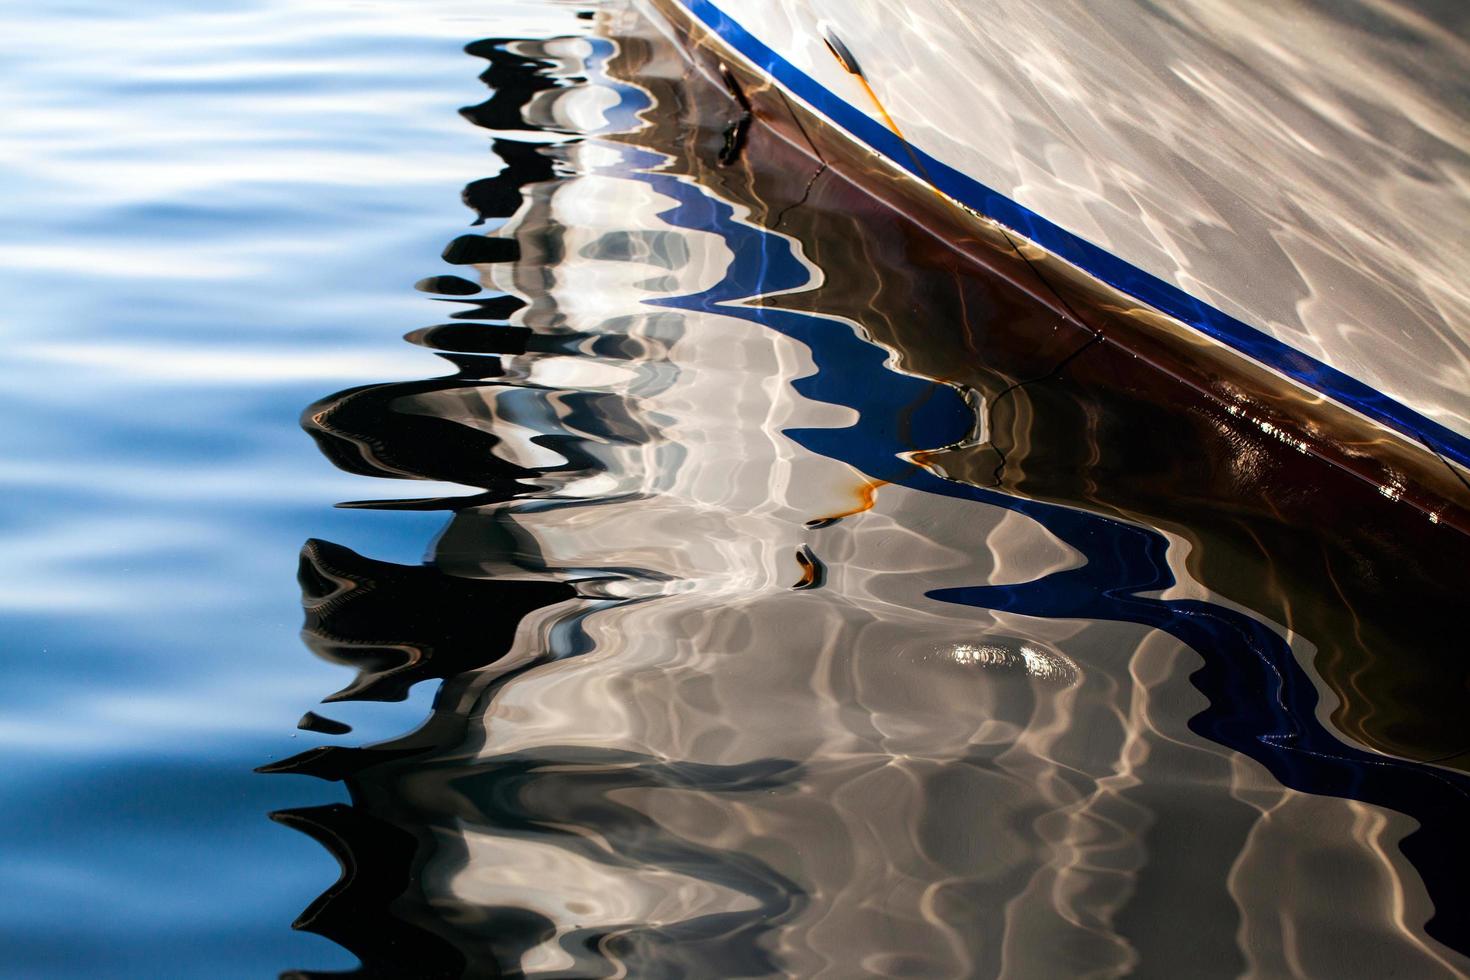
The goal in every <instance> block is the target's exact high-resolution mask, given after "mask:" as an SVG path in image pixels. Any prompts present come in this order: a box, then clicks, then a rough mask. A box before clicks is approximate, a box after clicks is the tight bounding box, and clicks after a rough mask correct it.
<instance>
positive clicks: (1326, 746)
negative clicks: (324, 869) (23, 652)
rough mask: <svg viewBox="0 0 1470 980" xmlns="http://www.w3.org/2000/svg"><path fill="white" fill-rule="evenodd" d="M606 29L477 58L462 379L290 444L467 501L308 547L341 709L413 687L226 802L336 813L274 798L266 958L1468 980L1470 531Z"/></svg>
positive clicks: (375, 407) (433, 503) (362, 405)
mask: <svg viewBox="0 0 1470 980" xmlns="http://www.w3.org/2000/svg"><path fill="white" fill-rule="evenodd" d="M597 29H598V31H599V32H600V33H601V34H604V35H607V36H608V37H611V38H613V39H614V40H615V41H616V43H613V41H610V40H608V39H607V38H605V37H593V36H590V35H589V36H588V37H566V38H541V39H508V38H497V39H487V40H485V41H479V42H475V43H474V44H471V45H470V46H469V47H468V49H467V50H468V51H469V52H470V53H471V54H472V55H475V56H476V57H480V58H484V59H486V60H488V62H489V68H488V69H487V70H486V71H485V72H484V74H483V75H482V76H481V78H482V80H483V81H484V82H485V83H486V84H487V85H489V86H490V87H491V89H492V90H493V91H492V95H491V97H490V98H489V99H488V100H486V101H485V102H483V103H481V104H479V105H477V106H473V107H471V108H467V109H465V110H462V112H463V114H464V116H465V117H466V118H467V119H469V120H470V121H471V122H473V123H475V124H477V125H480V126H483V127H485V128H487V129H491V130H494V131H496V132H497V133H502V132H511V133H514V134H516V135H515V136H514V137H505V136H496V137H495V140H494V143H493V144H492V145H493V147H494V149H495V152H496V154H497V156H498V157H499V159H500V160H501V161H502V162H503V164H504V169H503V170H502V171H501V172H500V173H498V174H495V175H492V176H489V177H487V178H484V179H480V180H475V181H473V182H471V183H470V184H469V185H467V186H466V187H465V189H464V192H463V196H464V201H465V203H466V205H467V206H469V208H470V209H471V210H472V211H473V212H474V213H475V215H476V218H475V221H474V223H475V224H476V225H480V226H482V227H484V228H485V231H484V232H483V233H475V234H470V235H465V236H462V237H460V238H456V239H454V240H453V241H452V242H451V243H450V244H449V245H448V247H447V248H446V250H445V253H444V255H443V258H444V260H445V261H446V262H448V263H451V264H454V265H459V266H463V267H464V268H462V269H461V272H462V273H463V275H462V276H459V277H450V276H449V274H448V273H439V274H430V275H429V276H428V277H427V278H425V279H423V280H421V281H420V283H419V288H420V289H422V290H425V291H428V292H433V293H436V294H438V295H440V296H442V297H444V300H443V301H444V302H445V303H446V304H449V305H448V306H447V308H448V309H451V310H453V311H454V312H451V313H449V314H448V315H447V316H446V317H445V318H444V319H445V320H446V321H452V322H444V323H440V324H436V325H432V326H426V327H423V328H421V329H417V330H414V331H412V332H410V333H409V335H408V337H407V339H408V340H409V341H410V342H412V343H414V344H419V345H422V346H425V347H429V348H432V349H434V350H436V351H438V352H440V353H441V356H442V357H444V359H445V360H446V361H447V362H449V364H450V365H452V367H453V369H454V370H453V373H452V374H450V375H448V376H445V377H441V378H436V379H432V380H412V381H392V382H385V383H382V384H373V385H366V386H361V387H356V388H351V389H348V390H346V391H342V392H339V393H337V394H335V395H330V396H328V397H325V398H323V399H321V400H319V401H317V402H316V403H314V404H313V405H311V406H310V407H309V408H308V409H307V410H306V411H305V413H304V415H303V425H304V427H305V428H306V430H307V431H308V432H309V433H310V434H311V436H312V437H313V438H314V439H315V440H316V442H317V444H318V446H319V447H320V448H321V450H322V452H323V453H324V454H325V455H326V456H327V458H328V459H329V460H331V462H332V463H333V464H335V465H336V466H338V467H339V468H341V469H343V470H345V471H347V472H349V473H355V474H362V475H368V476H377V477H389V478H396V479H419V480H433V481H439V482H448V483H454V484H458V485H461V486H463V487H466V488H468V489H467V490H466V493H465V495H463V496H457V497H443V496H429V497H412V498H405V499H396V500H386V501H357V502H354V503H353V504H352V505H351V506H354V507H377V508H387V509H406V510H414V509H420V510H445V511H448V512H450V513H451V515H452V516H451V517H450V519H449V522H448V524H447V526H446V527H445V528H444V530H443V531H442V532H441V533H440V534H439V536H438V537H437V538H436V539H435V540H434V541H433V542H432V544H431V545H430V556H429V559H428V561H427V562H426V563H425V564H423V565H415V566H409V565H403V564H396V563H391V562H386V561H379V560H376V559H373V558H371V557H367V556H364V555H361V554H358V553H356V552H354V551H352V550H349V549H348V548H346V547H343V546H341V545H337V544H333V543H330V542H326V541H319V540H312V541H309V542H308V543H307V544H306V546H305V548H304V549H303V551H302V556H301V565H300V572H299V577H300V584H301V589H302V593H303V599H304V602H305V605H306V610H307V618H306V627H305V637H306V641H307V644H308V645H309V646H310V647H311V648H312V650H313V651H315V652H316V653H318V654H320V655H321V656H324V657H326V658H328V659H330V660H334V661H338V662H341V663H343V664H346V665H348V666H350V667H352V668H353V669H355V670H356V671H357V677H356V679H355V680H353V681H352V682H351V683H350V684H349V685H348V686H347V687H345V688H344V689H343V690H341V691H339V692H337V693H336V694H333V695H331V696H330V697H329V698H328V699H327V700H328V701H329V702H333V701H345V700H400V699H403V698H404V697H406V696H407V694H408V691H409V689H410V688H411V687H412V685H414V684H416V683H419V682H421V681H435V682H438V683H439V687H438V690H437V693H436V695H435V698H434V705H433V711H432V714H431V715H430V717H429V718H428V719H427V720H426V721H425V722H424V723H423V725H422V726H421V727H419V728H418V729H416V730H415V731H413V732H411V733H409V734H407V735H404V736H403V737H401V738H397V739H393V740H390V741H387V742H381V743H375V744H370V745H365V746H359V747H350V746H346V745H327V746H324V747H321V748H317V749H312V750H309V751H307V752H304V753H301V754H299V755H297V756H295V757H293V758H290V759H287V760H284V761H281V762H275V763H272V764H270V765H267V766H265V767H263V770H264V771H267V772H275V773H296V774H303V775H310V776H316V777H319V778H323V779H328V780H334V781H341V782H343V783H344V784H345V786H346V788H347V790H348V793H349V796H350V801H351V802H350V805H346V806H343V805H334V806H328V807H316V808H307V809H298V810H291V811H285V812H282V813H278V814H276V819H278V820H280V821H281V822H283V823H286V824H288V825H289V826H292V827H295V828H297V829H300V830H302V831H303V832H305V833H307V834H309V835H311V836H312V837H314V838H315V839H317V840H318V841H320V842H321V843H322V844H323V845H324V846H325V847H327V848H328V849H329V850H330V851H331V852H332V853H333V854H334V855H335V856H336V857H337V858H338V860H339V861H340V863H341V864H342V867H343V874H342V878H341V880H340V881H339V882H338V883H337V884H336V885H334V886H333V887H332V888H331V889H329V890H328V891H327V892H325V893H324V894H323V895H322V897H321V898H320V899H318V900H317V902H316V903H314V904H313V905H312V906H311V907H310V908H309V909H307V910H306V911H305V912H304V913H303V914H302V916H301V918H300V919H299V920H298V923H297V925H298V926H299V927H300V928H303V929H307V930H310V931H314V932H318V933H320V934H321V935H324V936H327V937H329V938H331V939H333V940H335V941H336V942H338V943H340V944H341V945H342V946H344V947H346V948H347V949H349V950H350V951H352V952H353V953H354V954H355V955H357V956H358V957H359V958H360V959H361V960H362V967H361V969H360V971H359V975H363V976H398V975H413V976H499V975H506V976H520V975H535V976H546V977H598V976H615V975H632V976H639V977H655V976H769V975H798V976H818V975H825V976H835V977H850V976H858V975H889V976H990V975H999V974H1002V973H1004V974H1007V975H1026V976H1030V975H1035V976H1064V975H1082V974H1088V975H1100V976H1101V975H1108V976H1112V975H1121V974H1124V973H1129V972H1142V973H1146V974H1150V975H1173V976H1184V975H1190V976H1201V975H1210V976H1214V975H1220V976H1225V975H1231V976H1233V975H1239V974H1241V973H1243V972H1246V973H1255V974H1259V975H1281V974H1285V973H1289V972H1292V971H1304V972H1305V973H1307V974H1308V975H1348V974H1353V975H1376V974H1377V973H1379V972H1386V971H1389V970H1401V971H1408V972H1411V973H1415V974H1416V975H1426V976H1432V975H1445V976H1449V975H1454V974H1455V973H1456V972H1457V971H1461V970H1463V969H1464V968H1465V965H1466V960H1465V959H1464V956H1463V955H1462V954H1463V953H1464V952H1465V951H1466V949H1467V948H1470V943H1467V938H1466V936H1467V924H1466V915H1467V908H1470V903H1467V898H1470V896H1467V895H1466V888H1467V886H1466V885H1465V881H1466V878H1465V872H1466V871H1467V870H1470V850H1467V844H1466V843H1465V841H1464V835H1463V833H1462V828H1463V826H1464V825H1465V821H1466V818H1467V817H1470V779H1467V778H1466V776H1465V774H1464V771H1463V770H1464V768H1465V763H1466V755H1465V753H1466V749H1467V745H1470V738H1467V736H1466V730H1465V726H1464V722H1463V720H1462V716H1461V712H1460V704H1461V702H1462V700H1463V690H1464V688H1463V683H1464V676H1465V674H1464V670H1465V668H1464V665H1463V663H1462V660H1461V658H1460V657H1459V656H1457V654H1456V651H1455V649H1454V644H1453V641H1452V640H1451V639H1450V637H1451V636H1452V635H1453V627H1454V625H1455V623H1454V618H1455V612H1454V606H1453V604H1452V602H1451V601H1450V596H1451V595H1452V593H1453V591H1454V589H1455V583H1456V582H1457V581H1458V579H1457V575H1458V573H1457V572H1456V569H1459V568H1462V567H1463V564H1462V563H1463V561H1464V558H1465V553H1466V548H1465V543H1464V541H1463V540H1461V538H1460V537H1459V536H1458V533H1457V532H1453V531H1449V530H1443V531H1441V530H1439V529H1434V528H1431V527H1429V526H1428V525H1425V524H1424V522H1423V521H1422V520H1421V519H1420V518H1419V517H1418V516H1417V515H1407V516H1406V508H1397V509H1396V508H1394V507H1393V502H1392V501H1390V500H1388V499H1386V498H1382V497H1381V496H1379V495H1378V494H1376V493H1375V492H1374V491H1373V490H1372V488H1365V487H1361V486H1356V485H1351V486H1339V485H1335V484H1334V485H1333V486H1332V487H1331V489H1330V491H1328V490H1322V489H1314V488H1319V487H1320V485H1321V483H1322V481H1323V479H1324V478H1325V474H1324V472H1323V471H1322V470H1320V469H1314V468H1313V467H1314V466H1316V465H1317V464H1316V463H1315V462H1314V461H1311V460H1309V459H1308V458H1307V457H1305V456H1303V455H1302V454H1300V453H1297V452H1296V451H1295V449H1294V448H1293V447H1290V446H1286V445H1283V444H1282V443H1281V442H1280V441H1279V440H1273V439H1272V438H1271V435H1270V433H1268V432H1262V431H1260V430H1259V429H1253V428H1252V427H1251V426H1250V425H1248V424H1247V423H1246V421H1244V420H1242V419H1240V418H1238V417H1236V416H1235V415H1233V414H1232V413H1231V412H1230V411H1228V410H1227V407H1225V406H1220V405H1211V404H1205V403H1203V402H1202V401H1201V400H1200V399H1199V398H1198V397H1197V396H1194V395H1191V394H1189V393H1188V392H1185V391H1183V390H1182V388H1181V387H1180V386H1177V385H1175V384H1174V383H1173V382H1172V381H1170V380H1169V379H1168V378H1166V377H1163V376H1161V375H1157V374H1156V373H1150V369H1148V368H1145V367H1142V366H1140V365H1139V364H1137V363H1136V362H1134V360H1133V359H1132V358H1131V357H1129V355H1128V354H1127V353H1126V352H1123V351H1119V350H1118V349H1117V348H1116V347H1114V346H1112V345H1111V344H1109V343H1106V342H1104V341H1102V340H1100V339H1099V338H1097V337H1096V336H1094V335H1093V334H1092V333H1091V332H1090V331H1089V330H1087V329H1085V328H1083V327H1082V326H1081V325H1080V324H1079V323H1077V322H1076V320H1075V319H1074V318H1073V317H1072V316H1071V315H1070V313H1069V311H1067V310H1065V309H1057V308H1056V302H1055V298H1054V297H1053V296H1051V295H1050V294H1049V293H1048V291H1047V290H1046V289H1045V287H1044V285H1043V284H1042V283H1040V282H1039V281H1037V280H1035V278H1034V276H1033V275H1032V274H1031V273H1030V272H1029V270H1028V269H1027V268H1026V267H1025V266H1024V264H1023V263H1019V262H1016V261H1010V260H1002V259H997V265H996V268H995V269H991V270H989V271H986V270H982V269H981V268H979V267H978V266H970V265H966V264H965V263H964V262H963V261H962V260H960V259H959V258H958V257H957V256H956V255H955V254H954V253H952V252H950V251H949V250H948V249H947V247H946V245H945V243H944V241H943V239H942V238H937V237H935V236H934V235H933V234H931V233H930V232H929V231H928V230H927V229H926V228H925V227H923V226H922V225H921V224H919V223H918V222H916V221H915V220H912V219H910V218H909V217H906V216H902V215H898V214H895V213H893V212H890V211H887V210H885V209H884V208H883V207H881V206H880V205H878V204H877V203H875V202H874V201H872V200H871V199H868V198H866V197H864V196H862V195H861V194H859V193H858V192H856V191H855V190H854V189H853V188H852V186H851V185H849V184H847V183H845V182H843V180H842V179H841V177H840V175H838V174H836V173H835V172H833V170H832V168H830V167H829V166H828V165H827V164H826V163H825V162H823V161H821V160H817V159H813V158H812V156H811V155H809V154H806V153H803V152H801V151H800V150H799V148H797V147H794V146H792V145H791V144H789V143H785V142H782V141H781V140H779V139H778V138H777V137H775V136H774V135H773V134H772V133H771V132H770V131H769V130H766V129H763V128H762V127H759V126H754V127H744V126H743V120H744V116H743V112H744V107H743V105H742V103H741V100H739V99H737V98H733V97H732V95H731V93H730V92H729V91H727V89H726V87H725V86H724V85H723V84H721V82H720V81H719V80H718V79H715V78H710V77H705V76H702V75H698V74H695V73H693V72H692V71H691V70H690V68H689V66H688V64H687V62H685V61H684V60H683V58H682V56H681V55H680V54H679V53H678V52H677V50H676V49H674V48H672V47H671V46H670V45H669V44H668V42H667V40H666V39H664V38H663V37H661V36H660V35H659V34H658V33H657V31H656V29H655V28H654V27H653V26H651V25H650V23H649V22H648V21H645V20H642V19H639V18H636V17H633V16H631V15H629V14H626V13H615V14H608V15H606V16H604V17H603V18H602V19H601V20H599V21H598V22H597ZM640 113H641V116H640ZM732 126H733V127H737V129H738V132H739V144H738V152H735V147H734V146H733V145H732V142H731V138H730V134H731V132H732V129H731V127H732ZM532 134H534V139H533V137H532ZM502 222H503V223H502ZM1012 258H1014V257H1012ZM1007 261H1010V264H1006V263H1007ZM475 280H478V281H475ZM1304 488H1305V489H1304ZM1415 521H1417V522H1418V523H1413V522H1415ZM1456 684H1459V685H1460V686H1459V687H1456ZM323 712H324V713H325V714H328V715H329V714H330V710H329V709H323ZM319 730H320V729H319ZM1344 894H1349V895H1351V896H1352V899H1351V900H1350V901H1347V902H1343V903H1341V904H1335V905H1332V906H1331V908H1330V911H1326V912H1324V908H1326V906H1327V903H1332V902H1335V901H1336V899H1335V897H1334V896H1340V895H1344Z"/></svg>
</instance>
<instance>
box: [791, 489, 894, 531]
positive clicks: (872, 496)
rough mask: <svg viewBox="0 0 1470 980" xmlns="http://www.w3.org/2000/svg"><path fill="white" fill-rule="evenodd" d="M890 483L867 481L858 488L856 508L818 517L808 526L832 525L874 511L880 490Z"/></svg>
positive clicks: (809, 522)
mask: <svg viewBox="0 0 1470 980" xmlns="http://www.w3.org/2000/svg"><path fill="white" fill-rule="evenodd" d="M889 482H890V481H888V480H869V481H867V482H866V483H864V484H863V485H862V486H860V487H858V488H857V505H856V506H855V507H849V508H848V509H847V510H843V511H838V512H837V513H835V514H828V515H827V516H826V517H818V518H816V519H815V520H810V521H807V524H808V525H809V526H810V525H817V524H830V523H832V522H833V521H840V520H842V519H843V518H844V517H851V516H853V515H854V514H861V513H862V512H863V511H867V510H872V509H873V505H874V504H876V503H877V502H878V489H879V488H880V487H886V486H888V484H889Z"/></svg>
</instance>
